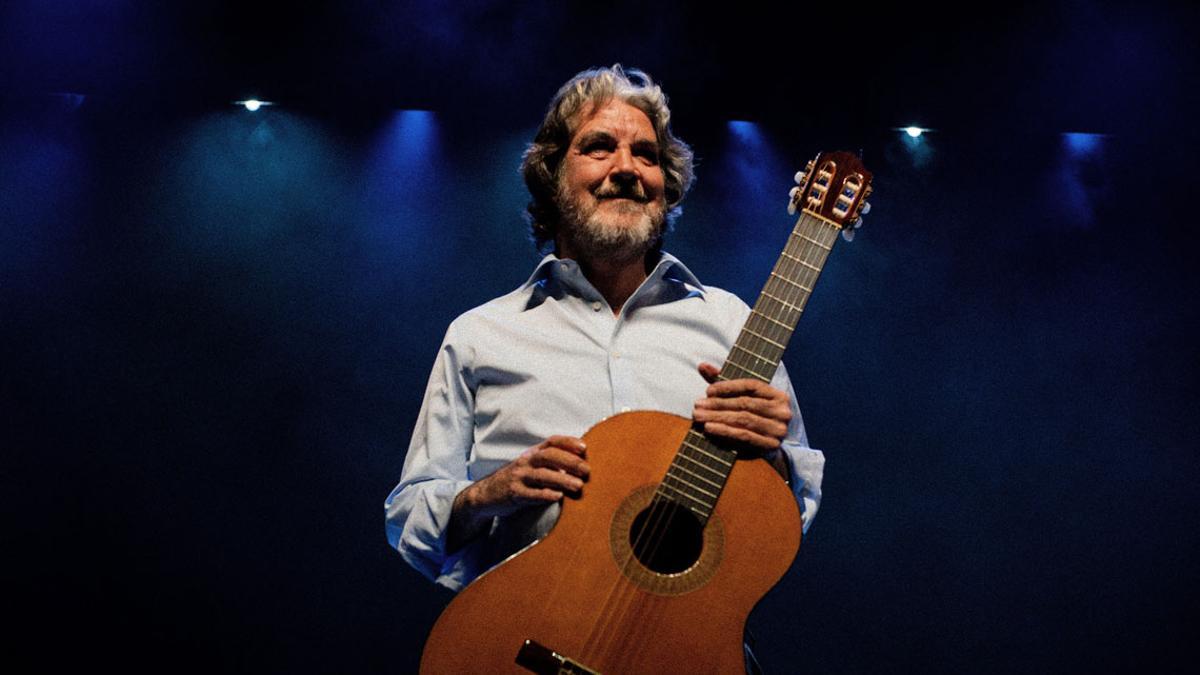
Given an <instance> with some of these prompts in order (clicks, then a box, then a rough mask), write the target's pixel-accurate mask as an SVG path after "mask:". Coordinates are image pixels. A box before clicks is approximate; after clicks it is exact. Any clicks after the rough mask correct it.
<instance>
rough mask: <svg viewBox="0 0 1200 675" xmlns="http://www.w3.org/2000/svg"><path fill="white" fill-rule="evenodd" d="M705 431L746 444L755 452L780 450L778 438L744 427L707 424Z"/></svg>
mask: <svg viewBox="0 0 1200 675" xmlns="http://www.w3.org/2000/svg"><path fill="white" fill-rule="evenodd" d="M704 431H705V433H708V434H711V435H713V436H719V437H721V438H728V439H730V440H734V441H738V442H740V443H744V444H746V445H749V446H750V447H752V448H754V449H755V450H759V451H761V452H764V453H766V452H770V451H772V450H776V449H778V448H779V439H778V438H775V437H773V436H766V435H763V434H759V433H755V432H753V431H750V430H749V429H745V428H743V427H735V426H730V425H728V424H724V423H721V422H705V423H704Z"/></svg>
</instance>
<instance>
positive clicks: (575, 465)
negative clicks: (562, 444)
mask: <svg viewBox="0 0 1200 675" xmlns="http://www.w3.org/2000/svg"><path fill="white" fill-rule="evenodd" d="M529 464H530V466H534V467H539V468H545V469H557V470H561V471H566V472H567V473H570V474H573V475H575V476H578V477H580V478H587V477H588V476H589V475H591V473H592V467H590V466H589V465H588V463H587V462H585V461H583V459H582V458H581V457H579V455H574V454H571V453H570V452H567V451H566V450H560V449H558V448H543V449H541V450H538V451H537V452H535V453H533V454H532V455H530V456H529Z"/></svg>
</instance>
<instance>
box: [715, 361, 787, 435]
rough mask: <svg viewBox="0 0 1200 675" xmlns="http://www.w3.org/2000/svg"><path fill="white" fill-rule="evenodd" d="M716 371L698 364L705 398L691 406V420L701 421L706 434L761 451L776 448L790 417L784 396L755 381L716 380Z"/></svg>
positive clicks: (769, 386) (779, 391)
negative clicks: (705, 387) (706, 386)
mask: <svg viewBox="0 0 1200 675" xmlns="http://www.w3.org/2000/svg"><path fill="white" fill-rule="evenodd" d="M720 372H721V371H720V370H719V369H718V368H717V367H716V366H714V365H712V364H711V363H701V364H700V374H701V375H702V376H703V377H704V379H705V380H707V381H708V382H709V385H708V389H707V390H705V396H706V398H702V399H699V400H698V401H696V405H695V406H694V407H693V408H692V419H694V420H695V421H697V422H700V423H702V424H703V425H704V431H705V432H706V433H710V434H712V435H713V436H720V437H722V438H728V439H730V440H734V441H738V442H740V443H743V444H745V445H748V446H750V447H751V448H753V449H755V450H757V451H758V452H759V453H761V454H764V455H767V454H770V453H772V452H774V451H776V450H778V449H779V446H780V444H781V443H782V442H783V439H784V438H786V437H787V430H788V422H790V421H791V420H792V408H791V402H790V401H789V400H788V395H787V394H786V393H784V392H783V391H781V390H779V389H776V388H775V387H772V386H771V385H769V384H766V383H764V382H759V381H758V380H751V379H743V380H726V381H722V382H719V381H717V375H718V374H719V373H720Z"/></svg>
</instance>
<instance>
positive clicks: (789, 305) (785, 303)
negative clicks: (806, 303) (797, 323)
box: [762, 291, 804, 312]
mask: <svg viewBox="0 0 1200 675" xmlns="http://www.w3.org/2000/svg"><path fill="white" fill-rule="evenodd" d="M762 295H763V297H767V298H770V299H772V300H774V301H775V302H778V303H779V304H781V305H783V306H784V307H787V308H788V309H790V310H792V311H795V312H803V311H804V308H803V307H798V306H796V305H793V304H792V303H790V302H788V301H787V300H784V299H782V298H777V297H775V296H773V295H771V294H770V293H768V292H766V291H763V292H762Z"/></svg>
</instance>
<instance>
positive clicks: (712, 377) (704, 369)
mask: <svg viewBox="0 0 1200 675" xmlns="http://www.w3.org/2000/svg"><path fill="white" fill-rule="evenodd" d="M698 370H699V371H700V377H703V378H704V381H705V382H708V383H709V384H712V383H713V382H716V381H717V376H719V375H720V374H721V370H720V369H719V368H717V367H716V366H714V365H713V364H711V363H707V362H704V363H701V364H700V366H699V368H698Z"/></svg>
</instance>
